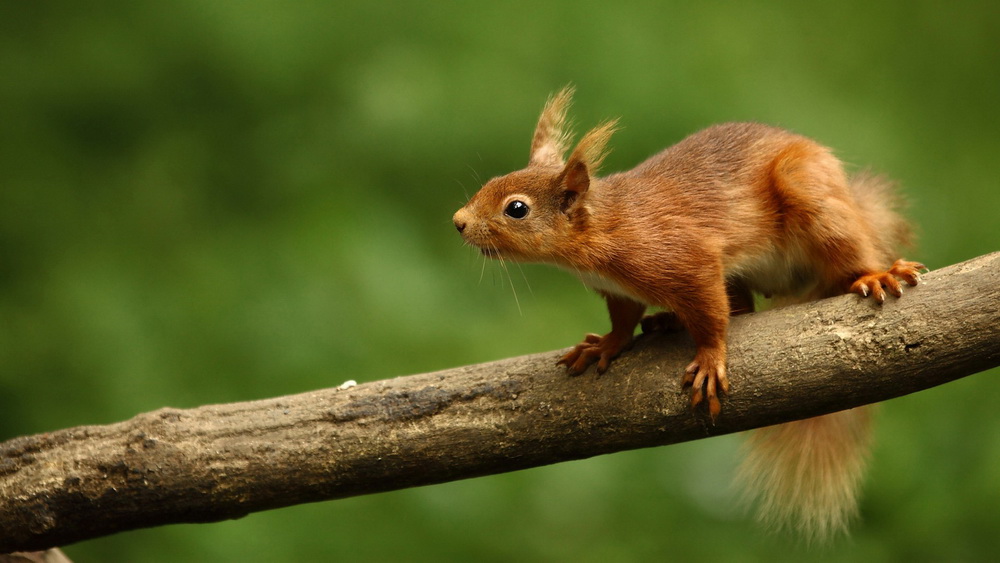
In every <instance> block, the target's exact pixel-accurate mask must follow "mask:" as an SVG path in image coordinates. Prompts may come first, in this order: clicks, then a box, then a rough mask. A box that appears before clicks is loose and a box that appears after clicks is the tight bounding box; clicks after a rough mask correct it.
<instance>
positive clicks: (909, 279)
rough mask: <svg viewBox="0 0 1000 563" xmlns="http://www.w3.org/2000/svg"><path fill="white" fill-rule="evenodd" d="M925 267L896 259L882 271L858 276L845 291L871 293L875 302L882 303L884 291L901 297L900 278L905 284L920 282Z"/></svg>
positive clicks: (917, 263)
mask: <svg viewBox="0 0 1000 563" xmlns="http://www.w3.org/2000/svg"><path fill="white" fill-rule="evenodd" d="M926 269H927V266H924V265H923V264H921V263H919V262H909V261H906V260H902V259H900V260H896V262H895V263H893V265H892V267H891V268H889V269H888V270H886V271H884V272H875V273H873V274H865V275H863V276H861V277H859V278H858V279H857V280H856V281H855V282H854V283H853V284H851V287H850V289H848V290H847V291H848V292H850V293H857V294H858V295H860V296H861V297H868V296H869V295H871V297H872V299H874V300H875V302H876V303H879V304H882V303H884V302H885V294H886V291H888V292H889V293H891V294H892V295H894V296H895V297H897V298H898V297H902V295H903V286H902V285H901V284H900V283H899V280H900V279H901V280H903V281H904V282H906V283H907V285H911V286H912V285H917V284H918V283H920V272H921V270H926ZM897 278H899V279H897Z"/></svg>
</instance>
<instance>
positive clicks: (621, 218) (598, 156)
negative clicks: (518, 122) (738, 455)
mask: <svg viewBox="0 0 1000 563" xmlns="http://www.w3.org/2000/svg"><path fill="white" fill-rule="evenodd" d="M571 95H572V90H570V89H564V90H563V91H561V92H559V93H558V94H556V95H555V96H553V97H551V98H550V99H549V100H548V102H547V103H546V105H545V108H544V109H543V111H542V114H541V116H540V117H539V120H538V124H537V126H536V128H535V133H534V135H533V137H532V142H531V150H530V153H529V154H530V156H529V163H528V166H527V167H526V168H524V169H522V170H517V171H514V172H511V173H509V174H506V175H504V176H500V177H497V178H493V179H491V180H490V181H488V182H487V183H486V184H485V185H484V186H483V187H482V188H481V189H480V190H479V191H478V192H477V193H476V194H475V195H474V196H473V197H472V198H471V199H470V200H469V202H468V203H467V204H466V205H465V206H464V207H462V208H461V209H459V210H458V211H457V212H456V213H455V215H454V217H453V221H454V224H455V227H456V228H457V229H458V231H459V233H461V235H462V238H463V239H464V240H465V242H466V243H467V244H469V245H471V246H474V247H476V248H478V249H480V250H481V251H482V253H483V254H484V255H485V256H487V257H491V258H498V259H510V260H518V261H532V262H543V263H549V264H553V265H556V266H559V267H561V268H563V269H565V270H567V271H569V272H571V273H572V274H574V275H576V276H577V277H578V278H579V279H580V280H581V281H582V282H583V283H584V284H585V285H586V286H588V287H590V288H591V289H594V290H596V291H597V292H598V293H600V294H601V295H602V296H604V298H605V301H606V303H607V307H608V313H609V316H610V319H611V331H610V332H608V333H607V334H604V335H598V334H588V335H586V336H585V337H584V340H583V341H582V342H581V343H580V344H578V345H576V346H575V347H573V348H572V349H571V350H570V351H569V352H568V353H566V354H565V355H564V356H563V357H562V358H560V360H559V363H560V364H563V365H565V366H567V368H568V369H569V371H570V372H572V373H581V372H583V371H585V370H586V369H587V368H588V367H589V366H590V365H593V364H596V366H597V369H598V370H599V371H604V370H606V369H607V368H608V366H609V365H610V363H611V362H612V361H613V359H614V358H615V357H616V356H618V355H619V354H620V353H621V352H622V351H624V350H625V349H626V348H628V346H629V345H630V344H631V342H632V338H633V334H634V332H635V329H636V327H637V326H638V325H639V324H640V322H642V324H643V328H644V330H645V329H646V328H647V327H657V326H672V327H673V326H677V325H679V326H681V327H683V328H685V329H687V330H688V332H690V334H691V336H692V338H693V340H694V342H695V345H696V352H695V357H694V358H693V360H692V361H691V363H690V364H689V365H688V366H687V368H686V369H685V372H684V374H683V375H682V378H681V383H682V386H683V387H690V390H691V405H692V407H698V406H700V405H702V404H705V405H706V406H707V410H708V413H709V415H710V416H711V417H712V419H713V420H715V418H716V417H718V416H720V414H721V412H722V402H721V398H722V397H724V396H725V395H726V394H727V393H728V392H729V390H730V389H729V380H728V378H727V375H726V332H727V328H728V323H729V317H730V316H731V315H733V314H740V313H745V312H751V311H752V310H753V303H754V301H753V293H754V292H756V293H760V294H764V295H768V296H776V297H779V298H781V300H782V301H784V302H790V301H805V300H810V299H816V298H821V297H829V296H833V295H839V294H843V293H849V292H850V293H856V294H858V295H860V296H862V297H869V296H870V297H872V298H873V299H874V300H875V301H877V302H879V303H881V302H883V301H884V300H885V299H886V297H887V295H886V294H887V293H888V294H892V295H894V296H895V297H899V296H900V295H901V294H902V284H901V283H900V282H901V281H902V282H903V283H906V284H909V285H916V284H917V283H918V282H919V272H920V270H922V269H924V266H923V265H922V264H918V263H916V262H907V261H904V260H902V259H897V258H898V255H897V254H896V252H897V248H898V247H899V246H900V245H904V244H906V243H907V242H908V239H909V228H908V227H907V224H906V223H905V221H903V219H902V218H901V217H900V216H899V215H898V214H897V213H896V211H895V210H894V203H895V196H894V194H893V190H892V187H891V184H889V183H888V182H887V181H885V180H884V179H881V178H879V177H876V176H871V175H866V174H861V175H858V176H855V177H853V178H848V176H847V174H846V173H845V172H844V168H843V165H842V164H841V162H840V161H839V160H838V159H837V158H836V157H835V156H834V155H833V154H832V152H831V151H830V150H829V149H827V148H826V147H824V146H822V145H820V144H818V143H816V142H815V141H812V140H810V139H808V138H806V137H803V136H800V135H796V134H794V133H791V132H788V131H785V130H783V129H779V128H776V127H770V126H767V125H762V124H757V123H728V124H722V125H716V126H713V127H709V128H708V129H705V130H703V131H700V132H697V133H695V134H693V135H691V136H689V137H687V138H685V139H683V140H682V141H681V142H679V143H677V144H676V145H674V146H672V147H669V148H667V149H665V150H663V151H661V152H659V153H657V154H655V155H653V156H652V157H650V158H649V159H647V160H646V161H644V162H642V163H640V164H639V165H638V166H636V167H635V168H633V169H631V170H628V171H624V172H618V173H615V174H610V175H607V176H604V177H600V176H598V175H597V171H598V169H599V167H600V165H601V163H602V162H603V160H604V157H605V155H606V153H607V145H608V141H609V139H610V137H611V135H612V134H613V133H614V132H615V130H616V122H615V121H609V122H605V123H603V124H601V125H599V126H598V127H596V128H594V129H592V130H590V131H588V132H587V133H586V134H584V135H583V137H582V138H581V139H580V141H579V142H578V143H577V144H576V146H575V147H574V148H573V149H572V150H570V145H569V134H568V132H567V131H566V127H565V125H566V113H567V109H568V106H569V104H570V98H571ZM567 152H569V156H568V157H567V158H565V160H564V155H565V154H566V153H567ZM647 306H656V307H662V308H664V309H667V310H668V311H670V313H669V314H668V315H669V317H668V318H667V319H665V320H664V319H663V318H662V317H661V318H660V319H655V318H654V320H652V321H650V320H649V319H650V317H647V318H646V320H644V319H643V315H644V313H645V310H646V308H647ZM861 412H862V411H858V410H857V409H855V410H854V411H848V412H844V413H835V414H834V415H827V416H824V417H818V418H815V419H810V420H807V421H799V422H796V423H791V424H787V425H781V426H778V427H774V428H771V429H766V430H765V431H763V432H760V433H758V434H757V436H758V438H756V439H752V440H751V447H752V453H751V454H750V455H748V456H747V462H746V464H745V465H744V469H743V470H742V473H741V483H744V485H745V487H746V489H747V496H748V497H750V498H753V499H756V501H757V502H758V505H759V506H760V508H761V511H762V512H763V513H764V516H763V517H762V519H764V520H765V521H771V522H778V523H779V524H781V523H784V524H786V525H790V526H793V527H797V528H799V529H800V530H802V531H803V533H805V534H806V535H807V536H809V537H811V538H825V537H828V536H830V535H831V534H833V533H834V532H836V531H839V530H841V529H843V528H844V527H845V526H846V522H847V521H848V520H849V519H850V516H851V515H853V514H854V513H855V512H856V510H857V508H856V507H857V500H856V498H857V491H858V489H859V484H860V480H861V475H862V472H863V471H862V470H863V465H864V463H863V462H864V459H865V457H866V456H865V451H866V448H867V442H868V440H867V438H866V431H865V429H866V428H867V424H866V423H865V421H866V420H867V417H866V416H864V415H863V414H860V413H861Z"/></svg>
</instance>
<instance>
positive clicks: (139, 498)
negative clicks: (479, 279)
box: [0, 253, 1000, 553]
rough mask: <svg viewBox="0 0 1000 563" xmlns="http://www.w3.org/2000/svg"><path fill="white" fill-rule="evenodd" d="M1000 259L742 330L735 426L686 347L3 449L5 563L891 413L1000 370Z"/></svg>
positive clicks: (507, 368)
mask: <svg viewBox="0 0 1000 563" xmlns="http://www.w3.org/2000/svg"><path fill="white" fill-rule="evenodd" d="M998 266H1000V253H993V254H989V255H987V256H982V257H979V258H976V259H973V260H970V261H968V262H964V263H961V264H958V265H955V266H951V267H948V268H943V269H941V270H939V271H935V272H931V273H929V274H927V275H926V276H925V279H924V283H923V284H922V285H920V286H918V287H916V288H908V290H907V293H906V295H905V296H904V297H903V298H902V299H901V300H899V301H896V300H895V299H891V298H890V300H889V301H888V302H886V303H885V304H884V305H883V306H881V307H879V306H877V305H875V304H874V303H872V302H871V300H862V299H859V298H858V297H857V296H853V295H850V296H841V297H836V298H833V299H827V300H823V301H820V302H815V303H809V304H804V305H796V306H792V307H787V308H783V309H777V310H773V311H768V312H764V313H759V314H754V315H745V316H741V317H738V318H734V319H733V322H732V325H731V329H730V335H729V372H730V379H731V382H732V394H731V395H730V396H729V397H727V398H726V399H725V400H724V401H723V410H722V414H721V416H719V418H718V420H716V421H715V424H712V422H711V421H710V420H709V419H708V417H707V415H705V413H704V412H702V411H701V410H699V411H697V412H692V411H691V409H690V408H689V406H688V398H687V394H686V393H683V392H682V391H681V390H680V388H679V381H680V374H681V373H682V371H683V369H684V366H685V365H686V364H687V363H688V362H689V361H690V359H691V357H692V355H693V346H692V344H691V342H690V339H689V338H688V336H687V335H686V334H685V333H678V334H653V335H644V336H641V337H639V338H638V339H637V342H636V345H635V347H634V348H633V349H632V350H631V351H630V352H628V353H626V354H624V355H623V356H622V357H620V358H619V359H618V360H616V362H615V363H614V364H613V365H612V367H611V369H609V370H608V372H607V373H605V374H604V375H600V376H598V375H596V374H595V373H594V372H593V371H592V370H591V371H588V372H586V373H585V374H583V375H582V376H579V377H575V378H574V377H569V376H568V375H566V372H565V371H564V370H563V369H561V368H558V367H557V366H555V360H556V358H558V357H559V353H557V352H548V353H542V354H535V355H531V356H524V357H519V358H511V359H506V360H500V361H497V362H491V363H487V364H480V365H475V366H467V367H460V368H455V369H449V370H445V371H440V372H435V373H427V374H421V375H411V376H407V377H399V378H396V379H390V380H385V381H376V382H372V383H366V384H363V385H358V386H355V387H350V388H345V389H341V388H333V389H324V390H320V391H313V392H310V393H303V394H300V395H293V396H287V397H279V398H275V399H267V400H261V401H253V402H246V403H232V404H224V405H209V406H203V407H199V408H194V409H189V410H178V409H171V408H164V409H160V410H157V411H154V412H150V413H145V414H141V415H138V416H136V417H135V418H133V419H131V420H127V421H125V422H120V423H117V424H109V425H106V426H81V427H77V428H70V429H66V430H60V431H57V432H49V433H45V434H39V435H35V436H25V437H21V438H15V439H13V440H9V441H7V442H5V443H3V444H0V530H3V533H2V534H0V536H2V537H0V553H2V552H8V551H14V550H37V549H44V548H48V547H53V546H58V545H65V544H68V543H72V542H76V541H80V540H84V539H88V538H94V537H98V536H102V535H107V534H112V533H115V532H120V531H123V530H129V529H135V528H141V527H147V526H158V525H162V524H170V523H179V522H211V521H217V520H223V519H227V518H236V517H239V516H242V515H245V514H247V513H250V512H254V511H258V510H266V509H270V508H277V507H281V506H288V505H293V504H298V503H304V502H314V501H321V500H327V499H335V498H343V497H348V496H352V495H361V494H367V493H374V492H379V491H388V490H393V489H401V488H404V487H412V486H417V485H427V484H432V483H441V482H445V481H452V480H457V479H464V478H468V477H475V476H479V475H488V474H494V473H501V472H505V471H513V470H517V469H523V468H528V467H535V466H539V465H545V464H550V463H556V462H560V461H567V460H571V459H580V458H586V457H590V456H595V455H599V454H605V453H610V452H616V451H621V450H627V449H633V448H641V447H648V446H658V445H663V444H672V443H676V442H681V441H686V440H695V439H699V438H705V437H709V436H714V435H719V434H725V433H729V432H737V431H740V430H747V429H750V428H755V427H759V426H765V425H770V424H775V423H779V422H785V421H789V420H794V419H799V418H806V417H811V416H816V415H820V414H824V413H828V412H832V411H836V410H841V409H846V408H851V407H855V406H858V405H862V404H866V403H872V402H878V401H884V400H886V399H890V398H893V397H897V396H900V395H905V394H907V393H912V392H914V391H919V390H921V389H925V388H928V387H931V386H934V385H938V384H941V383H945V382H947V381H951V380H953V379H957V378H959V377H963V376H966V375H970V374H973V373H976V372H979V371H982V370H985V369H988V368H991V367H995V366H997V365H1000V312H998V311H1000V268H998Z"/></svg>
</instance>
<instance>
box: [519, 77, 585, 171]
mask: <svg viewBox="0 0 1000 563" xmlns="http://www.w3.org/2000/svg"><path fill="white" fill-rule="evenodd" d="M574 90H575V89H574V88H573V86H566V87H565V88H563V89H562V90H560V91H559V92H558V93H556V94H554V95H552V96H549V99H548V101H546V102H545V108H544V109H542V115H541V116H539V118H538V125H537V126H535V135H534V137H532V139H531V157H530V159H529V160H528V165H529V166H562V165H563V155H564V154H566V150H567V149H568V148H569V139H570V132H569V130H568V127H567V123H566V112H567V111H568V110H569V106H570V104H571V103H572V102H573V92H574Z"/></svg>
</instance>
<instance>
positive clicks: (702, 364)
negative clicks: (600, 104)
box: [681, 350, 729, 422]
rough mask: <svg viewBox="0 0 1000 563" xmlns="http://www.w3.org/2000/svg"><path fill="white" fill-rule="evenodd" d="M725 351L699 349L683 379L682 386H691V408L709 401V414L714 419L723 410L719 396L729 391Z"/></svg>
mask: <svg viewBox="0 0 1000 563" xmlns="http://www.w3.org/2000/svg"><path fill="white" fill-rule="evenodd" d="M724 357H725V353H724V352H722V353H719V352H717V351H716V350H711V351H704V352H703V351H702V350H699V351H698V354H697V355H696V356H695V358H694V361H693V362H691V363H690V364H688V366H687V369H685V370H684V377H683V378H682V379H681V386H682V387H687V386H689V385H690V386H691V408H695V407H697V406H698V405H700V404H701V403H702V402H705V401H706V400H707V402H708V414H709V416H711V417H712V421H713V422H714V421H715V418H716V417H717V416H719V413H720V412H722V403H721V402H720V401H719V397H720V396H722V395H727V394H728V393H729V379H728V378H727V377H726V363H725V360H723V358H724Z"/></svg>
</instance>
